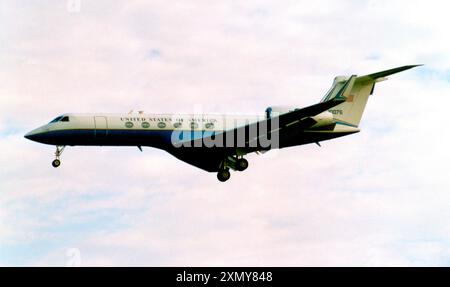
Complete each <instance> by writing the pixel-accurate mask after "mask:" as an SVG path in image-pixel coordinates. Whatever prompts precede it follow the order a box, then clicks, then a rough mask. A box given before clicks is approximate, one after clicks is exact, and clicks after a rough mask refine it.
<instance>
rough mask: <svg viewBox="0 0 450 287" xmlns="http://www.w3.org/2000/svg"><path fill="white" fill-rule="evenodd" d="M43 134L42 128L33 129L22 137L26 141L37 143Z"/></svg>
mask: <svg viewBox="0 0 450 287" xmlns="http://www.w3.org/2000/svg"><path fill="white" fill-rule="evenodd" d="M44 132H45V130H44V129H43V128H42V127H40V128H37V129H34V130H32V131H30V132H28V133H26V134H25V135H24V137H25V138H26V139H29V140H32V141H37V142H39V141H40V140H41V137H42V135H43V134H44Z"/></svg>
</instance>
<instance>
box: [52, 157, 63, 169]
mask: <svg viewBox="0 0 450 287" xmlns="http://www.w3.org/2000/svg"><path fill="white" fill-rule="evenodd" d="M60 165H61V161H60V160H59V159H55V160H54V161H52V166H53V167H54V168H57V167H58V166H60Z"/></svg>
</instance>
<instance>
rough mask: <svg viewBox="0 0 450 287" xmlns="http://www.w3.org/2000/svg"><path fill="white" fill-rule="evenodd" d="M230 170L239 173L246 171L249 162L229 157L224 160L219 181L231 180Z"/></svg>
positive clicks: (218, 174)
mask: <svg viewBox="0 0 450 287" xmlns="http://www.w3.org/2000/svg"><path fill="white" fill-rule="evenodd" d="M230 168H231V169H233V170H237V171H244V170H246V169H247V168H248V161H247V160H246V159H245V158H243V157H231V156H230V157H227V158H225V159H224V160H223V162H222V164H221V167H220V169H219V171H218V172H217V179H218V180H219V181H221V182H225V181H227V180H229V179H230V177H231V174H230Z"/></svg>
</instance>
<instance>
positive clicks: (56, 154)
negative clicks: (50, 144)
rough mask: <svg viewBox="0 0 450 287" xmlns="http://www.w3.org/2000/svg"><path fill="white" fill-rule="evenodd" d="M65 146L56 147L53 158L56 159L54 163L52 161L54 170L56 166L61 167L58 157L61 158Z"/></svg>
mask: <svg viewBox="0 0 450 287" xmlns="http://www.w3.org/2000/svg"><path fill="white" fill-rule="evenodd" d="M65 147H66V146H56V151H55V157H56V159H55V160H54V161H52V166H53V167H54V168H57V167H58V166H60V165H61V160H60V159H59V157H60V156H61V154H62V152H63V151H64V148H65Z"/></svg>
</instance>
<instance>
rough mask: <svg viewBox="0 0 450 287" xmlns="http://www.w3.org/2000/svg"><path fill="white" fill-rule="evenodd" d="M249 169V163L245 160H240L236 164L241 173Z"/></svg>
mask: <svg viewBox="0 0 450 287" xmlns="http://www.w3.org/2000/svg"><path fill="white" fill-rule="evenodd" d="M247 167H248V161H247V160H246V159H245V158H240V159H238V160H237V162H236V169H237V170H239V171H244V170H246V169H247Z"/></svg>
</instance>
